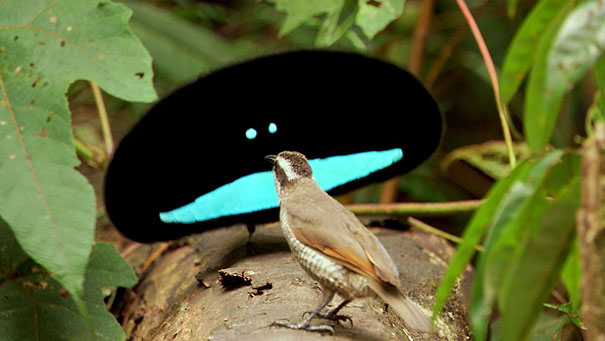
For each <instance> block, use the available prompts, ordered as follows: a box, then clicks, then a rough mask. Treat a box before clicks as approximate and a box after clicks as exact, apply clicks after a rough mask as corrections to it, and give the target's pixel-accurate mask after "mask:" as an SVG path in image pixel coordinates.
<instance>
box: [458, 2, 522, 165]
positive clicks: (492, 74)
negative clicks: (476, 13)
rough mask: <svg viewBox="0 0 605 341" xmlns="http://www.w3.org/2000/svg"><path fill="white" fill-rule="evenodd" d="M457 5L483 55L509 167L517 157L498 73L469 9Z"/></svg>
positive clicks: (459, 4) (461, 4)
mask: <svg viewBox="0 0 605 341" xmlns="http://www.w3.org/2000/svg"><path fill="white" fill-rule="evenodd" d="M456 3H457V4H458V7H460V11H461V12H462V15H464V18H465V19H466V22H467V23H468V26H469V27H470V29H471V32H472V33H473V36H474V37H475V41H476V42H477V46H478V47H479V51H480V52H481V56H482V57H483V61H484V62H485V67H486V68H487V72H488V74H489V78H490V80H491V82H492V89H493V90H494V97H495V98H496V105H497V107H498V114H499V116H500V124H501V125H502V132H503V134H504V141H506V147H507V149H508V159H509V163H510V166H511V168H514V167H515V165H516V163H517V159H516V157H515V152H514V151H513V142H512V138H511V133H510V128H509V127H508V117H509V114H508V108H507V107H506V105H505V104H504V103H503V102H502V100H501V99H500V87H499V85H498V73H497V72H496V67H495V66H494V61H493V60H492V57H491V55H490V54H489V50H488V49H487V44H486V43H485V40H484V39H483V36H482V35H481V31H480V30H479V27H478V26H477V22H476V21H475V19H474V18H473V15H472V14H471V11H470V10H469V9H468V6H466V3H465V2H464V0H456Z"/></svg>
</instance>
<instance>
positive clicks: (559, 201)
mask: <svg viewBox="0 0 605 341" xmlns="http://www.w3.org/2000/svg"><path fill="white" fill-rule="evenodd" d="M579 184H580V181H579V175H578V176H576V177H575V179H573V181H572V182H571V183H570V185H569V186H566V187H565V188H564V190H563V191H562V193H561V194H560V195H559V196H557V197H556V198H555V199H554V200H553V201H552V203H549V206H548V208H547V209H546V210H545V212H544V214H543V215H541V217H540V219H539V221H538V224H532V225H530V226H527V227H528V230H527V231H525V233H524V234H523V240H522V241H521V242H520V245H519V246H518V247H517V249H516V252H515V253H514V255H513V257H512V260H511V270H510V271H509V272H508V274H507V276H506V277H505V278H504V279H503V283H502V290H501V291H500V294H499V302H500V308H501V313H502V325H501V327H502V335H503V338H504V340H524V339H525V338H526V337H527V335H528V333H529V331H530V330H531V327H532V325H533V323H534V322H535V320H536V318H537V317H538V314H539V312H540V310H541V309H542V303H544V301H546V299H547V298H548V296H549V295H550V292H551V290H552V288H553V286H554V285H555V283H556V281H557V280H558V278H559V274H560V271H561V267H562V266H563V263H564V262H565V259H566V258H567V255H568V252H569V248H570V246H571V244H572V241H573V237H574V233H575V216H576V214H575V213H576V210H577V209H578V207H579V205H580V186H579Z"/></svg>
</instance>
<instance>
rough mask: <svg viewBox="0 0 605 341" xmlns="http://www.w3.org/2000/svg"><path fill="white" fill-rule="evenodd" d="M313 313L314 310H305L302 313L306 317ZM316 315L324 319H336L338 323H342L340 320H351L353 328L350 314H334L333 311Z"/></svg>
mask: <svg viewBox="0 0 605 341" xmlns="http://www.w3.org/2000/svg"><path fill="white" fill-rule="evenodd" d="M312 313H313V312H312V311H305V312H304V313H303V314H302V317H305V315H307V314H312ZM315 317H320V318H322V319H326V320H330V321H334V322H336V324H340V322H346V321H349V323H351V328H353V319H352V318H351V316H349V315H337V314H333V313H327V314H324V313H318V314H317V315H315Z"/></svg>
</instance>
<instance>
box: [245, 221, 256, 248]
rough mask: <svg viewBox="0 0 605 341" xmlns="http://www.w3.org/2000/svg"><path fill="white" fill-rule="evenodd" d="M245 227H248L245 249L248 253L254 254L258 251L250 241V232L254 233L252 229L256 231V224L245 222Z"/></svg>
mask: <svg viewBox="0 0 605 341" xmlns="http://www.w3.org/2000/svg"><path fill="white" fill-rule="evenodd" d="M246 229H248V242H247V243H246V251H247V252H248V254H249V255H254V254H256V253H258V250H257V248H256V247H255V246H254V243H252V234H254V231H256V225H255V224H250V223H248V224H246Z"/></svg>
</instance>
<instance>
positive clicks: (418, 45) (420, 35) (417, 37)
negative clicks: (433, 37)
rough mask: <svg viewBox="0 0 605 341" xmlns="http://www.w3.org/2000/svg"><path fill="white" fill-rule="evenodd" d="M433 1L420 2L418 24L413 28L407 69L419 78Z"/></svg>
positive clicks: (424, 0)
mask: <svg viewBox="0 0 605 341" xmlns="http://www.w3.org/2000/svg"><path fill="white" fill-rule="evenodd" d="M434 7H435V0H423V1H422V2H421V8H420V16H419V17H418V23H417V24H416V27H415V28H414V36H413V38H412V50H411V53H410V62H409V64H408V69H409V70H410V72H411V73H413V74H415V75H417V76H419V75H420V74H421V72H420V71H421V69H422V61H423V60H424V50H425V45H426V37H427V35H428V32H429V27H430V26H431V19H432V18H433V9H434Z"/></svg>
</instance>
